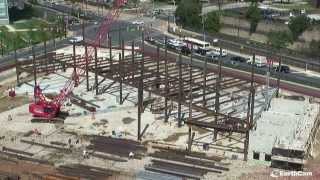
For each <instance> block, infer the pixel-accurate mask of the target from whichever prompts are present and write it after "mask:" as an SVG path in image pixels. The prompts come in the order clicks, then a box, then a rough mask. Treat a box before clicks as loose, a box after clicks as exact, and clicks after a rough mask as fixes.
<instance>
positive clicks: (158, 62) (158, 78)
mask: <svg viewBox="0 0 320 180" xmlns="http://www.w3.org/2000/svg"><path fill="white" fill-rule="evenodd" d="M159 82H160V46H159V45H157V81H156V83H157V84H156V89H157V90H159V88H160V83H159Z"/></svg>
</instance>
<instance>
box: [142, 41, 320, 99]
mask: <svg viewBox="0 0 320 180" xmlns="http://www.w3.org/2000/svg"><path fill="white" fill-rule="evenodd" d="M145 51H146V55H150V56H154V54H156V48H155V46H153V45H150V44H146V45H145ZM161 52H162V53H163V52H164V50H163V49H161ZM168 52H169V53H168V57H169V59H170V60H171V61H177V60H178V54H177V53H174V52H172V51H168ZM182 62H183V63H189V62H190V57H187V56H182ZM193 65H194V66H198V67H203V66H204V63H203V60H199V59H197V58H195V59H193ZM208 69H209V70H212V71H214V72H218V66H217V65H216V64H213V63H208ZM255 71H256V72H257V71H258V72H259V71H260V70H259V69H258V68H255ZM222 73H223V74H224V75H226V76H230V77H235V78H238V79H243V80H247V81H250V79H251V74H250V73H249V72H246V71H244V70H238V69H234V68H230V67H226V66H222ZM281 76H283V73H281ZM254 80H255V82H257V83H259V84H265V82H266V77H265V76H264V75H261V74H259V73H257V74H255V77H254ZM270 86H273V87H276V86H277V79H276V78H275V77H271V78H270ZM280 88H281V89H285V90H288V91H292V92H296V93H301V94H305V95H308V96H312V97H317V98H320V91H319V89H318V88H313V87H310V86H304V85H301V84H296V83H292V82H289V81H284V80H282V81H281V82H280Z"/></svg>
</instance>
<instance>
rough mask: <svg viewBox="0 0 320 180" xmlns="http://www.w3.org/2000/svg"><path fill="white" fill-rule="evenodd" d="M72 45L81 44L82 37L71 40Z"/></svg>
mask: <svg viewBox="0 0 320 180" xmlns="http://www.w3.org/2000/svg"><path fill="white" fill-rule="evenodd" d="M69 41H70V42H71V43H81V42H82V41H83V37H82V36H75V37H73V38H71V39H70V40H69Z"/></svg>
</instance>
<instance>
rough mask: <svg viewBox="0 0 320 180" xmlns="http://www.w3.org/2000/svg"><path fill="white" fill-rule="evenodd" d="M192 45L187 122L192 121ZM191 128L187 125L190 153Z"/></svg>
mask: <svg viewBox="0 0 320 180" xmlns="http://www.w3.org/2000/svg"><path fill="white" fill-rule="evenodd" d="M192 55H193V45H191V54H190V64H189V119H188V120H189V121H192V102H193V94H192V82H193V80H192V63H193V62H192V61H193V59H192V58H193V56H192ZM191 133H192V128H191V125H189V135H188V151H189V152H190V151H191V146H192V142H191V141H192V139H191Z"/></svg>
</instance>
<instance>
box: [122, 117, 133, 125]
mask: <svg viewBox="0 0 320 180" xmlns="http://www.w3.org/2000/svg"><path fill="white" fill-rule="evenodd" d="M135 120H136V119H133V118H131V117H125V118H123V119H122V122H123V123H124V124H131V123H132V122H133V121H135Z"/></svg>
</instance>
